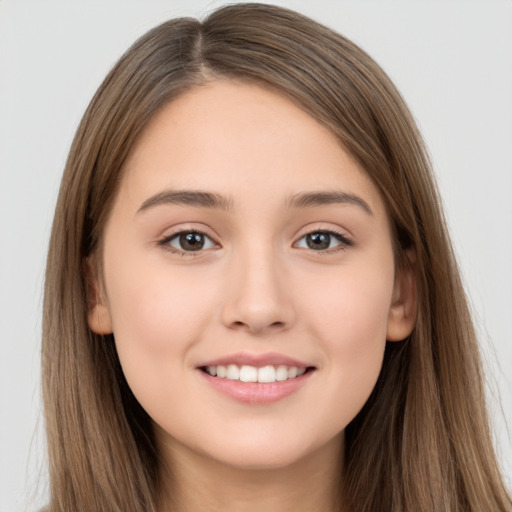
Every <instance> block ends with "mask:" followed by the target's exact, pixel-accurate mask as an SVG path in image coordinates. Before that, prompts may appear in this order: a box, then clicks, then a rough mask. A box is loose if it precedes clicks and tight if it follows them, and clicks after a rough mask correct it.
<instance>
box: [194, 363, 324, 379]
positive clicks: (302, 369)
mask: <svg viewBox="0 0 512 512" xmlns="http://www.w3.org/2000/svg"><path fill="white" fill-rule="evenodd" d="M199 369H200V370H201V371H203V372H204V373H206V374H208V375H210V376H211V377H216V378H218V379H226V380H231V381H238V382H245V383H251V382H252V383H254V382H258V383H261V384H273V383H276V382H284V381H287V380H291V379H297V378H299V377H301V376H302V375H304V374H305V373H307V372H312V371H313V370H314V369H315V368H314V367H313V366H307V367H306V366H288V365H284V364H281V365H270V364H269V365H265V366H259V367H258V366H252V365H247V364H244V365H237V364H228V365H221V364H219V365H208V366H201V367H200V368H199Z"/></svg>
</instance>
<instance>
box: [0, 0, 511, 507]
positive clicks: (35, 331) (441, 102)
mask: <svg viewBox="0 0 512 512" xmlns="http://www.w3.org/2000/svg"><path fill="white" fill-rule="evenodd" d="M221 3H222V2H218V1H216V2H205V1H204V0H188V1H178V0H175V1H165V2H164V1H142V0H139V1H122V2H120V1H113V0H104V1H103V2H94V1H88V2H79V1H75V0H67V1H65V2H64V1H60V2H51V1H44V2H42V1H33V2H29V1H26V0H25V1H24V0H17V1H14V0H12V1H0V512H18V511H22V510H26V509H28V510H33V509H35V508H37V506H39V505H41V504H42V503H44V501H45V493H46V475H45V456H44V443H45V441H44V435H43V433H42V419H41V401H40V390H39V350H40V316H41V301H42V292H41V290H42V282H43V273H44V262H45V252H46V247H47V238H48V234H49V230H50V225H51V219H52V214H53V207H54V202H55V199H56V194H57V189H58V185H59V180H60V175H61V172H62V169H63V166H64V162H65V158H66V154H67V151H68V149H69V145H70V143H71V138H72V136H73V133H74V131H75V128H76V126H77V123H78V121H79V119H80V117H81V115H82V113H83V111H84V109H85V107H86V105H87V103H88V101H89V99H90V98H91V97H92V94H93V93H94V91H95V89H96V88H97V86H98V85H99V84H100V81H101V80H102V78H103V77H104V75H105V74H106V72H107V71H108V70H109V68H110V67H111V65H112V64H113V63H114V62H115V61H116V59H117V58H118V57H119V56H120V55H121V53H122V52H123V51H124V50H125V49H126V48H127V47H128V46H129V44H131V43H132V42H133V41H134V39H135V38H136V37H138V36H139V35H141V34H143V33H144V32H145V31H146V30H148V29H149V28H151V27H152V26H154V25H156V24H158V23H160V22H162V21H164V20H166V19H168V18H171V17H175V16H181V15H194V16H197V15H203V14H205V13H207V12H208V11H209V10H211V9H212V8H213V7H215V6H218V5H220V4H221ZM275 3H279V4H281V5H285V6H288V7H291V8H294V9H297V10H299V11H302V12H303V13H305V14H308V15H310V16H312V17H314V18H316V19H317V20H319V21H321V22H324V23H326V24H328V25H330V26H331V27H333V28H335V29H337V30H338V31H340V32H342V33H343V34H345V35H347V36H348V37H350V38H352V39H353V40H355V42H357V43H358V44H360V45H361V46H362V47H363V48H364V49H366V50H367V51H368V52H369V53H370V54H371V55H372V56H373V57H374V58H375V59H376V60H377V61H378V62H379V63H380V64H381V65H382V66H383V67H384V69H385V70H386V71H387V72H388V73H389V74H390V76H391V77H392V79H393V80H394V81H395V83H396V84H397V85H398V87H399V89H400V90H401V91H402V93H403V94H404V96H405V99H406V101H407V102H408V103H409V105H410V107H411V109H412V111H413V113H414V115H415V116H416V118H417V120H418V122H419V124H420V127H421V129H422V131H423V133H424V136H425V138H426V141H427V144H428V146H429V149H430V152H431V154H432V158H433V162H434V165H435V169H436V172H437V174H438V177H439V182H440V186H441V191H442V195H443V197H444V200H445V204H446V212H447V216H448V220H449V224H450V228H451V231H452V233H453V240H454V243H455V246H456V250H457V253H458V255H459V258H460V262H461V266H462V270H463V274H464V279H465V282H466V283H467V290H468V293H469V295H470V296H471V300H472V304H473V306H474V311H475V318H476V321H477V323H478V328H479V332H480V334H481V338H482V347H483V351H484V357H485V362H486V365H487V376H488V380H489V398H490V402H491V410H492V418H493V428H494V431H495V433H496V446H497V449H498V451H499V453H500V454H501V459H502V464H503V468H504V473H505V475H506V478H507V481H508V484H509V486H510V484H511V482H512V463H511V461H512V447H511V439H510V433H509V432H508V431H507V427H506V423H508V425H509V428H510V427H512V399H511V397H512V343H511V336H512V265H511V264H512V199H511V196H512V3H511V2H510V1H506V0H501V1H500V0H483V1H471V0H446V1H440V0H430V1H421V0H404V1H392V0H375V1H372V0H359V1H343V0H341V1H330V2H329V1H321V0H316V1H315V2H312V1H309V0H303V1H300V0H289V1H277V2H275ZM453 364H454V365H456V364H457V361H453ZM500 404H501V406H500ZM505 418H506V421H505ZM39 475H41V477H40V478H39ZM38 483H39V485H37V484H38Z"/></svg>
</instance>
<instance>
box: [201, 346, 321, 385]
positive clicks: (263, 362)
mask: <svg viewBox="0 0 512 512" xmlns="http://www.w3.org/2000/svg"><path fill="white" fill-rule="evenodd" d="M229 364H236V365H238V366H243V365H244V364H245V365H248V366H255V367H256V368H261V367H262V366H267V365H273V366H279V365H285V366H295V367H297V368H308V367H310V366H313V365H312V364H308V363H305V362H303V361H299V360H297V359H293V358H291V357H288V356H285V355H283V354H278V353H277V352H266V353H263V354H250V353H247V352H239V353H236V354H231V355H229V356H225V357H220V358H219V359H214V360H211V361H205V362H204V363H201V364H200V365H199V366H198V368H201V367H205V366H227V365H229ZM283 382H286V381H283Z"/></svg>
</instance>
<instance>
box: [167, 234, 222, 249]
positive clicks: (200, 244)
mask: <svg viewBox="0 0 512 512" xmlns="http://www.w3.org/2000/svg"><path fill="white" fill-rule="evenodd" d="M163 243H164V244H165V245H169V246H171V247H172V248H174V249H177V250H179V251H183V252H197V251H201V250H202V249H211V248H212V247H214V246H215V243H214V242H213V240H212V239H211V238H210V237H209V236H207V235H205V234H204V233H200V232H198V231H182V232H180V233H176V234H174V235H172V236H171V237H168V238H166V239H165V240H163Z"/></svg>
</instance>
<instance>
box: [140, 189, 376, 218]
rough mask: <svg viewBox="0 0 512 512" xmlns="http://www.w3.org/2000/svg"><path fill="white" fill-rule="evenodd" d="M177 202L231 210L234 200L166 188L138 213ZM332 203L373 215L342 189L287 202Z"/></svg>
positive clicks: (292, 204) (299, 204)
mask: <svg viewBox="0 0 512 512" xmlns="http://www.w3.org/2000/svg"><path fill="white" fill-rule="evenodd" d="M166 204H175V205H179V206H195V207H199V208H211V209H220V210H226V211H227V210H231V208H232V201H231V200H230V199H229V198H227V197H225V196H222V195H220V194H216V193H213V192H204V191H200V190H164V191H163V192H159V193H157V194H155V195H154V196H151V197H150V198H148V199H146V200H145V201H144V202H143V203H142V205H141V206H140V208H139V209H138V210H137V213H141V212H144V211H146V210H148V209H150V208H153V207H155V206H161V205H166ZM332 204H351V205H355V206H359V207H360V208H362V209H363V210H364V211H365V212H366V213H367V214H369V215H373V212H372V210H371V208H370V206H369V205H368V203H367V202H366V201H365V200H364V199H362V198H360V197H359V196H356V195H355V194H350V193H347V192H342V191H329V192H302V193H299V194H296V195H294V196H292V197H291V198H290V199H289V200H288V201H287V202H286V207H287V208H290V209H292V208H308V207H314V206H326V205H332Z"/></svg>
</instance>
